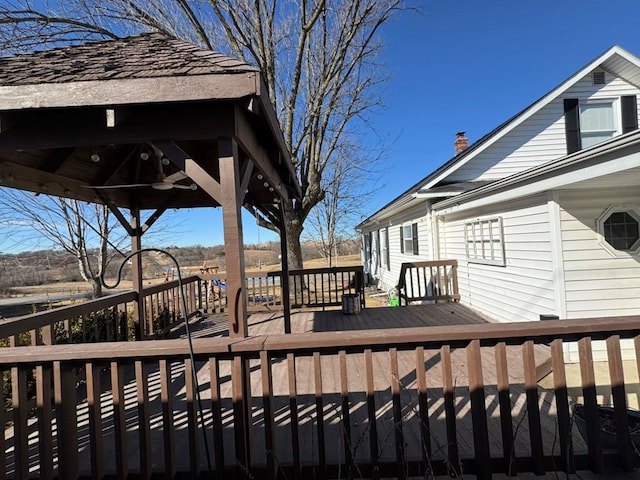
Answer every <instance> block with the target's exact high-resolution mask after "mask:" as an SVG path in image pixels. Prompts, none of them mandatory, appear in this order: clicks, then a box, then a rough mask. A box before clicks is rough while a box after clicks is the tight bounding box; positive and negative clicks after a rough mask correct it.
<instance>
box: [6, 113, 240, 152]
mask: <svg viewBox="0 0 640 480" xmlns="http://www.w3.org/2000/svg"><path fill="white" fill-rule="evenodd" d="M127 115H128V116H127V118H125V119H123V120H122V121H120V122H118V123H117V124H116V125H115V126H114V127H113V128H105V119H104V110H103V109H95V108H79V109H73V110H71V109H69V110H53V111H51V110H46V109H43V110H29V111H22V112H18V113H16V114H15V115H14V117H13V122H14V125H13V127H12V128H11V129H9V130H7V131H5V132H3V133H2V135H0V148H2V149H40V148H63V147H92V146H95V145H125V144H138V143H146V142H150V141H151V140H153V139H156V138H171V139H174V140H213V139H215V138H217V137H223V136H232V135H233V134H234V131H235V129H234V115H235V114H234V106H233V105H231V104H226V103H215V104H212V103H206V104H196V105H181V104H179V105H163V106H156V105H142V106H137V107H133V106H132V107H130V108H128V109H127Z"/></svg>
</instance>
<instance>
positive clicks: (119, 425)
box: [110, 362, 129, 478]
mask: <svg viewBox="0 0 640 480" xmlns="http://www.w3.org/2000/svg"><path fill="white" fill-rule="evenodd" d="M110 369H111V391H112V395H113V430H114V440H115V453H116V474H117V475H118V476H119V477H120V478H127V476H128V474H129V464H128V460H127V456H128V453H129V452H128V451H127V425H126V413H125V397H124V379H123V372H122V365H120V363H119V362H111V365H110Z"/></svg>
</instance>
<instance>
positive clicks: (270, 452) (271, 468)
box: [212, 350, 276, 478]
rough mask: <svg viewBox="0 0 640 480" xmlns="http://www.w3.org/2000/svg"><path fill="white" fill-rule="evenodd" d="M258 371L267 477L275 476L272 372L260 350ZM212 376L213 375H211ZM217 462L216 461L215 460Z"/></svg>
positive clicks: (267, 359)
mask: <svg viewBox="0 0 640 480" xmlns="http://www.w3.org/2000/svg"><path fill="white" fill-rule="evenodd" d="M260 372H261V377H262V412H263V414H262V415H263V420H264V445H265V454H266V457H267V475H268V478H275V476H276V475H275V473H276V472H275V462H274V449H275V437H274V435H275V429H274V425H273V373H272V371H271V359H270V358H269V354H268V352H266V351H264V350H262V351H261V352H260ZM212 377H213V375H212ZM216 463H217V462H216Z"/></svg>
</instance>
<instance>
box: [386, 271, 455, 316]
mask: <svg viewBox="0 0 640 480" xmlns="http://www.w3.org/2000/svg"><path fill="white" fill-rule="evenodd" d="M396 288H397V289H398V295H399V298H400V305H403V304H404V305H408V304H409V303H410V302H425V301H429V302H438V301H448V302H450V301H456V302H457V301H458V300H460V294H459V292H458V262H457V260H435V261H425V262H406V263H403V264H402V266H401V268H400V278H399V280H398V285H397V287H396Z"/></svg>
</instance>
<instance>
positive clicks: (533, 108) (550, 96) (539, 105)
mask: <svg viewBox="0 0 640 480" xmlns="http://www.w3.org/2000/svg"><path fill="white" fill-rule="evenodd" d="M613 55H620V56H621V57H622V58H624V59H625V60H627V61H629V62H630V63H632V64H633V65H634V66H636V67H638V68H640V59H639V58H638V57H636V56H635V55H632V54H631V53H629V52H627V51H626V50H625V49H623V48H621V47H619V46H617V45H615V46H613V47H611V48H610V49H609V50H607V51H606V52H605V53H603V54H602V55H600V56H599V57H598V58H596V59H595V60H594V61H592V62H591V63H589V64H588V65H587V66H585V67H584V68H582V69H581V70H579V71H578V72H577V73H575V74H573V75H572V76H571V77H569V78H568V79H567V80H565V81H564V82H563V83H561V84H560V85H559V86H557V87H556V88H554V89H553V90H551V91H550V92H549V93H547V94H546V95H545V96H544V97H542V98H541V99H540V100H538V101H537V102H535V103H534V104H532V105H530V106H529V107H528V108H527V109H526V110H525V111H524V112H522V114H521V115H520V116H519V117H518V118H516V119H514V120H513V121H512V122H511V123H510V124H509V125H507V126H505V127H504V128H503V129H502V130H500V131H499V132H497V133H496V134H495V135H494V136H493V137H491V138H490V139H488V140H486V141H485V142H484V143H483V144H482V145H481V146H479V147H478V148H477V149H476V150H474V151H473V152H472V153H471V154H470V155H469V156H467V157H464V158H462V159H460V161H459V162H456V163H455V164H454V165H452V166H451V167H450V168H449V169H447V170H445V171H444V172H442V173H441V174H440V175H438V176H437V177H435V178H433V179H431V181H430V182H429V183H427V184H426V185H425V186H424V187H423V189H428V188H431V187H433V186H434V185H437V184H438V182H440V181H442V180H443V179H445V178H447V177H448V176H449V175H451V174H452V173H454V172H455V171H456V170H458V169H459V168H460V167H462V166H463V165H466V164H467V162H469V161H470V160H471V159H473V158H474V157H475V156H476V155H478V154H479V153H481V152H483V151H484V150H486V149H487V148H489V147H490V146H491V145H493V144H494V143H495V142H497V141H498V140H499V139H501V138H502V137H504V136H505V135H506V134H507V133H509V132H510V131H512V130H513V129H514V128H516V127H517V126H519V125H521V124H522V123H523V122H525V121H526V120H528V119H529V118H530V117H531V116H533V115H534V114H536V113H537V112H539V111H540V110H542V109H543V108H544V107H546V106H547V105H548V104H549V103H551V102H552V101H553V100H555V99H556V98H558V97H559V96H560V95H561V94H562V93H563V92H565V91H566V90H568V89H569V88H571V87H572V86H573V85H575V84H576V83H577V82H578V81H579V80H580V79H582V78H583V77H584V76H585V75H587V74H588V73H589V72H591V71H592V70H594V69H595V68H597V67H599V66H600V65H601V64H602V63H604V62H605V61H606V60H607V59H609V58H611V57H612V56H613Z"/></svg>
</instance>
